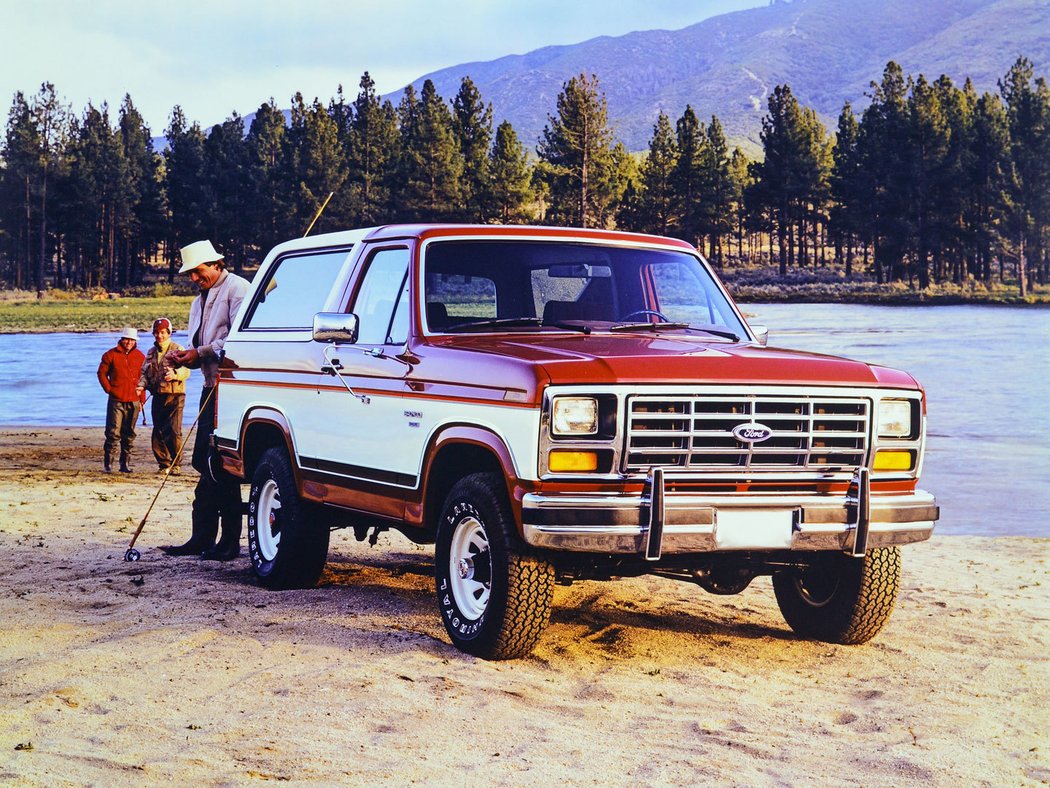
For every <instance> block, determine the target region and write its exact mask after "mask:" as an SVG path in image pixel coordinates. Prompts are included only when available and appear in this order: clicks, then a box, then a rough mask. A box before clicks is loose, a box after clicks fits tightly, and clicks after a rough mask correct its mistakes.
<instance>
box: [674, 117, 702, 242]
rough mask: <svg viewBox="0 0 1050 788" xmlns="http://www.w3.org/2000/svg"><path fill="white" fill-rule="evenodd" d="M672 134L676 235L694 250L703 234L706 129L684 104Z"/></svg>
mask: <svg viewBox="0 0 1050 788" xmlns="http://www.w3.org/2000/svg"><path fill="white" fill-rule="evenodd" d="M675 133H676V135H677V138H678V140H677V142H678V161H677V163H676V164H675V171H674V192H675V194H676V198H677V206H676V207H675V211H674V213H675V216H676V223H677V234H678V235H679V236H680V237H681V238H683V239H684V240H686V241H688V242H689V243H691V244H693V245H694V246H697V247H698V246H699V245H700V243H701V236H702V235H703V231H704V218H703V217H704V210H705V206H704V201H705V200H706V196H705V193H704V192H705V184H704V161H705V158H706V157H707V129H706V128H704V124H702V123H701V122H700V120H699V119H698V118H697V117H696V113H695V112H693V108H692V106H691V105H686V108H685V111H684V112H683V113H682V117H680V118H679V119H678V122H677V123H676V124H675Z"/></svg>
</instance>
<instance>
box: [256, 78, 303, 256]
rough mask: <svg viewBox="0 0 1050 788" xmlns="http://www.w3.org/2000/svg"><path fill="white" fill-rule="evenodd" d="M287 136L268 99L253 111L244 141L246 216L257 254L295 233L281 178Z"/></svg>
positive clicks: (275, 110) (282, 176)
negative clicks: (255, 243)
mask: <svg viewBox="0 0 1050 788" xmlns="http://www.w3.org/2000/svg"><path fill="white" fill-rule="evenodd" d="M286 135H287V128H286V126H285V122H284V115H283V114H282V113H281V111H280V110H279V109H277V105H276V103H275V102H274V100H273V99H272V98H271V99H270V101H269V102H266V103H264V104H262V105H261V106H260V107H259V109H258V110H256V112H255V117H254V118H253V119H252V123H251V126H250V127H249V128H248V136H247V137H246V138H245V141H244V142H245V151H246V153H245V159H246V160H245V167H246V178H245V180H246V183H247V186H246V188H247V191H248V195H249V197H248V200H247V208H246V211H245V215H246V217H247V219H248V222H249V224H250V226H251V227H252V228H253V230H254V236H255V238H254V240H255V241H256V242H257V244H258V246H257V248H256V253H257V254H265V253H266V252H267V251H268V250H269V249H270V248H271V247H273V246H274V245H275V244H277V243H279V242H280V241H283V240H286V239H288V238H290V237H293V236H294V235H295V229H293V224H292V222H291V221H290V219H289V214H290V210H289V207H288V193H287V192H288V189H287V184H286V182H285V180H284V173H285V172H286V171H287V169H288V168H287V166H286V164H285V158H286V150H285V147H286V146H285V137H286Z"/></svg>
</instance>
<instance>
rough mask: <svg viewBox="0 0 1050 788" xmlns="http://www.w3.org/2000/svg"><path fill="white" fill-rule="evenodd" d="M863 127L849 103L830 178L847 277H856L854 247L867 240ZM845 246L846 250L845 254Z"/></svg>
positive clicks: (837, 252)
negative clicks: (860, 142)
mask: <svg viewBox="0 0 1050 788" xmlns="http://www.w3.org/2000/svg"><path fill="white" fill-rule="evenodd" d="M859 139H860V124H859V123H858V122H857V116H856V115H854V114H853V107H851V106H850V103H849V102H848V101H847V102H846V103H845V104H844V105H843V107H842V112H841V113H839V120H838V130H837V132H836V134H835V147H834V150H833V153H832V159H833V162H834V164H833V167H832V171H831V177H830V183H829V186H830V196H831V200H832V204H831V212H830V222H831V228H832V237H833V238H834V242H835V259H836V261H842V260H843V259H844V260H845V266H846V276H852V274H853V248H854V244H855V243H856V242H857V241H858V240H860V239H862V238H864V237H866V233H865V223H864V218H865V215H866V211H865V202H864V200H863V197H862V195H861V192H860V184H861V167H862V164H861V159H860V152H859V150H858V145H859ZM843 244H845V247H846V248H845V250H843V248H842V247H843Z"/></svg>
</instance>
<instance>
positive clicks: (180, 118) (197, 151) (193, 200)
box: [164, 106, 208, 278]
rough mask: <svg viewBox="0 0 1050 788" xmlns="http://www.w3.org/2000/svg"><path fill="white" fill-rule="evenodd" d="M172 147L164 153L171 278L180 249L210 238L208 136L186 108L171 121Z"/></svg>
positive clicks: (169, 136)
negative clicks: (206, 185) (205, 187)
mask: <svg viewBox="0 0 1050 788" xmlns="http://www.w3.org/2000/svg"><path fill="white" fill-rule="evenodd" d="M165 135H166V137H167V139H168V146H167V148H165V150H164V160H165V164H166V178H165V182H166V185H167V192H168V208H169V211H170V214H171V221H170V222H169V225H168V233H169V237H168V243H167V250H168V266H169V278H170V277H171V276H173V274H174V269H175V263H176V260H177V257H178V250H179V249H180V248H181V247H183V246H185V245H186V244H189V243H193V242H194V241H199V240H201V239H202V238H205V237H206V233H207V228H208V215H207V205H206V200H205V196H204V190H203V188H202V187H203V185H204V183H205V182H206V173H205V172H204V133H203V132H202V131H201V127H200V125H198V124H197V123H193V124H190V123H188V122H187V120H186V116H185V114H183V111H182V107H179V106H176V107H175V108H174V109H172V111H171V121H170V122H169V124H168V128H167V130H166V131H165Z"/></svg>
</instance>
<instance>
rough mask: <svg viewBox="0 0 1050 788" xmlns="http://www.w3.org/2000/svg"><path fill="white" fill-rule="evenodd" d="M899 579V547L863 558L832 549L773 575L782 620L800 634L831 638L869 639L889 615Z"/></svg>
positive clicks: (838, 640) (846, 640) (844, 640)
mask: <svg viewBox="0 0 1050 788" xmlns="http://www.w3.org/2000/svg"><path fill="white" fill-rule="evenodd" d="M900 582H901V555H900V549H899V548H897V547H882V548H879V549H876V550H870V551H869V552H868V553H867V554H866V555H865V556H864V557H863V558H852V557H850V556H848V555H846V554H845V553H828V554H827V555H822V556H819V557H817V558H816V560H815V561H814V562H813V563H811V564H809V565H808V566H806V567H796V568H793V569H785V570H783V571H780V572H777V573H776V574H774V575H773V591H774V593H775V594H776V597H777V604H778V605H780V612H781V613H782V614H783V616H784V620H785V621H787V623H788V625H789V626H790V627H791V628H792V629H793V630H795V632H797V633H798V634H800V635H802V636H803V637H807V638H814V639H816V640H823V641H826V642H828V643H841V644H843V645H855V644H858V643H867V642H868V641H869V640H871V639H872V638H873V637H875V635H877V634H878V633H879V630H881V629H882V627H883V626H884V625H885V624H886V622H887V621H888V620H889V617H890V613H892V612H893V605H894V603H895V602H896V601H897V593H898V591H899V590H900Z"/></svg>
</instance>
